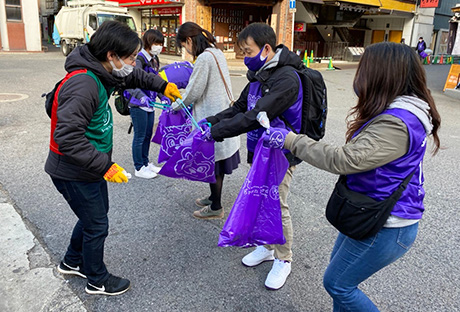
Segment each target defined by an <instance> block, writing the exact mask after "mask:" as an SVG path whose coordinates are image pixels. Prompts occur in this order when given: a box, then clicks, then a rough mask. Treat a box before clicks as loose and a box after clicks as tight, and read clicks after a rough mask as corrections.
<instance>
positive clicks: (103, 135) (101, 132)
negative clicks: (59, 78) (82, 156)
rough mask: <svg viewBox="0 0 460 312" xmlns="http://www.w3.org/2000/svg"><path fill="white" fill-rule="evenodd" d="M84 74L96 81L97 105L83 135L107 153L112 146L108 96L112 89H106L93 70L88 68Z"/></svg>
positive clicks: (111, 122) (111, 119) (110, 113)
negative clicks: (97, 91)
mask: <svg viewBox="0 0 460 312" xmlns="http://www.w3.org/2000/svg"><path fill="white" fill-rule="evenodd" d="M86 75H88V76H91V77H93V78H94V80H95V81H96V83H97V89H98V90H99V100H98V102H99V105H98V107H97V110H96V112H95V113H94V115H93V118H91V121H90V123H89V125H88V127H87V128H86V132H85V136H86V137H87V138H88V140H89V141H90V142H91V144H93V145H94V147H95V148H96V149H97V150H98V151H100V152H102V153H108V152H109V151H110V150H111V149H112V146H113V117H112V110H111V108H110V105H109V96H110V94H111V93H112V91H113V89H112V90H107V89H106V88H105V87H104V85H103V84H102V82H101V81H100V80H99V78H98V77H97V76H96V75H95V74H94V73H93V72H91V71H89V70H88V71H87V72H86Z"/></svg>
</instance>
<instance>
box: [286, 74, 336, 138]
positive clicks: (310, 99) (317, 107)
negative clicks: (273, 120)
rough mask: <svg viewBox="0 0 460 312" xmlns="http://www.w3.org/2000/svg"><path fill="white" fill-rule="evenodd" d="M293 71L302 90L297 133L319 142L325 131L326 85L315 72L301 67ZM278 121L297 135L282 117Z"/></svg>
mask: <svg viewBox="0 0 460 312" xmlns="http://www.w3.org/2000/svg"><path fill="white" fill-rule="evenodd" d="M295 71H296V73H297V74H298V75H299V77H300V81H301V82H302V89H303V103H302V126H301V128H300V132H299V133H301V134H306V135H307V136H308V137H310V138H312V139H313V140H316V141H319V140H320V139H322V138H323V137H324V134H325V131H326V116H327V90H326V84H325V83H324V79H323V76H322V75H321V74H320V72H319V71H317V70H314V69H311V68H307V67H306V66H302V68H301V69H298V68H296V69H295ZM280 119H281V120H283V121H284V122H285V124H286V125H287V126H288V127H289V128H290V129H291V130H292V131H293V132H295V133H297V131H296V130H295V129H294V127H292V125H291V124H290V123H289V122H288V121H287V120H286V118H285V117H284V116H280Z"/></svg>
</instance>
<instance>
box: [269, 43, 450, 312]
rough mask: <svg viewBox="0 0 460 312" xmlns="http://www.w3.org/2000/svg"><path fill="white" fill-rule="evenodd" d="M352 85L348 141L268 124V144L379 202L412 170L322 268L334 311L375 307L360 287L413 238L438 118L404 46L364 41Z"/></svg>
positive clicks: (344, 238)
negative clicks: (364, 233) (365, 231)
mask: <svg viewBox="0 0 460 312" xmlns="http://www.w3.org/2000/svg"><path fill="white" fill-rule="evenodd" d="M389 60H390V61H389ZM375 68H379V70H375ZM353 87H354V90H355V92H356V95H357V96H358V103H357V104H356V106H354V107H353V108H352V109H351V111H350V113H349V115H348V130H347V133H346V144H345V145H343V146H341V147H336V146H333V145H331V144H328V143H325V142H322V141H321V142H317V141H314V140H312V139H310V138H309V137H307V136H305V135H296V134H294V133H293V132H289V131H288V130H286V129H284V128H278V129H277V128H271V129H269V131H270V135H269V136H267V138H266V139H265V143H266V144H268V145H270V146H271V147H275V148H287V149H289V150H290V151H291V152H292V153H293V154H294V155H295V156H297V157H299V158H300V159H302V160H304V161H306V162H308V163H309V164H311V165H313V166H315V167H317V168H320V169H323V170H326V171H329V172H331V173H335V174H341V175H346V176H347V184H348V187H349V188H350V189H351V190H353V191H356V192H360V193H363V194H365V195H367V196H369V197H371V198H373V199H375V200H377V201H380V200H383V199H385V198H387V197H389V196H390V195H391V194H392V193H393V192H394V191H395V189H397V188H398V187H399V185H400V184H401V182H402V181H403V180H404V179H405V178H406V177H408V176H409V175H410V174H412V173H414V175H413V176H412V178H411V179H410V182H409V184H408V186H407V188H406V190H405V191H404V192H403V193H402V196H401V198H400V199H399V201H398V202H397V203H396V205H395V206H394V208H393V210H392V212H391V215H390V217H389V218H388V219H387V221H386V223H385V225H384V227H383V228H382V229H381V230H380V231H379V232H378V233H377V234H376V235H374V236H371V237H369V238H366V239H362V240H355V239H352V238H350V237H348V236H345V235H344V234H342V233H339V235H338V238H337V240H336V242H335V246H334V248H333V250H332V254H331V257H330V263H329V266H328V267H327V269H326V272H325V274H324V281H323V282H324V287H325V288H326V290H327V292H328V293H329V294H330V295H331V297H332V298H333V302H334V303H333V304H334V308H333V311H378V309H377V307H376V306H375V305H374V303H373V302H372V301H371V300H370V299H369V298H368V297H367V296H366V295H365V294H364V293H363V292H362V291H361V290H360V289H359V288H358V286H359V284H360V283H361V282H363V281H365V280H366V279H368V278H369V277H370V276H371V275H373V274H374V273H376V272H377V271H379V270H380V269H382V268H384V267H385V266H387V265H389V264H390V263H392V262H394V261H396V260H397V259H399V258H400V257H402V256H403V255H404V254H405V253H406V252H407V251H408V250H409V248H410V247H411V246H412V244H413V242H414V240H415V237H416V235H417V230H418V223H419V221H420V219H421V218H422V215H423V212H424V206H423V198H424V196H425V191H424V189H423V183H424V177H423V171H422V169H423V157H424V155H425V150H426V146H427V137H428V136H431V137H432V138H433V142H434V145H433V154H436V152H437V151H438V150H439V144H440V142H439V137H438V130H439V127H440V123H441V118H440V116H439V113H438V111H437V109H436V105H435V103H434V100H433V98H432V96H431V95H430V90H428V88H427V85H426V76H425V71H424V69H423V67H422V65H421V62H420V61H419V59H418V57H417V54H416V53H415V51H414V50H413V49H411V48H410V47H409V46H407V45H401V44H396V43H391V42H382V43H377V44H373V45H371V46H369V47H367V48H366V50H365V52H364V54H363V56H362V57H361V61H360V63H359V65H358V70H357V72H356V76H355V78H354V82H353Z"/></svg>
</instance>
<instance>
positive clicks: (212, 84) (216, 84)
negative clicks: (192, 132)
mask: <svg viewBox="0 0 460 312" xmlns="http://www.w3.org/2000/svg"><path fill="white" fill-rule="evenodd" d="M176 38H177V43H178V44H179V46H181V47H184V48H185V50H186V51H187V53H189V54H190V55H191V56H192V57H193V59H194V61H195V64H194V67H193V72H192V74H191V76H190V80H189V83H188V85H187V87H186V89H185V94H184V96H183V102H184V104H185V105H187V106H188V105H191V104H193V116H194V118H195V119H196V120H201V119H203V118H204V117H206V116H209V115H212V114H217V113H218V112H220V111H222V110H224V109H226V108H227V107H228V106H229V104H230V101H231V99H230V98H233V95H232V94H231V89H232V88H231V83H230V74H229V72H228V67H227V61H226V60H225V56H224V54H223V53H222V51H221V50H219V49H218V48H217V47H216V40H215V39H214V37H213V36H212V35H211V33H210V32H209V31H207V30H205V29H203V28H201V27H200V26H199V25H197V24H195V23H193V22H186V23H184V24H182V25H181V26H180V28H179V31H178V32H177V37H176ZM228 92H230V93H228ZM239 148H240V138H239V137H236V136H235V137H232V138H229V139H227V140H225V141H223V142H217V143H215V176H216V183H211V184H209V187H210V191H211V195H209V196H206V197H203V198H198V199H196V201H195V203H196V205H197V206H199V207H201V209H199V210H197V211H195V212H194V213H193V216H194V217H195V218H198V219H215V218H219V219H221V218H223V217H224V208H223V207H222V203H221V198H222V187H223V183H224V176H225V175H229V174H231V173H232V172H233V170H235V169H236V168H238V164H239V163H240V154H239Z"/></svg>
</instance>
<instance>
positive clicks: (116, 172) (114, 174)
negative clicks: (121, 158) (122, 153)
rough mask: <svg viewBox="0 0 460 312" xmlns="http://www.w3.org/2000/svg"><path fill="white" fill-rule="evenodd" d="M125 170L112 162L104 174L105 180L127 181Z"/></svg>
mask: <svg viewBox="0 0 460 312" xmlns="http://www.w3.org/2000/svg"><path fill="white" fill-rule="evenodd" d="M127 174H128V173H127V172H126V171H125V169H123V168H121V167H120V166H118V165H117V164H113V165H112V166H111V167H110V168H109V170H107V172H106V173H105V174H104V179H105V180H106V181H107V182H114V183H123V182H125V183H127V182H128V177H127Z"/></svg>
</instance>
